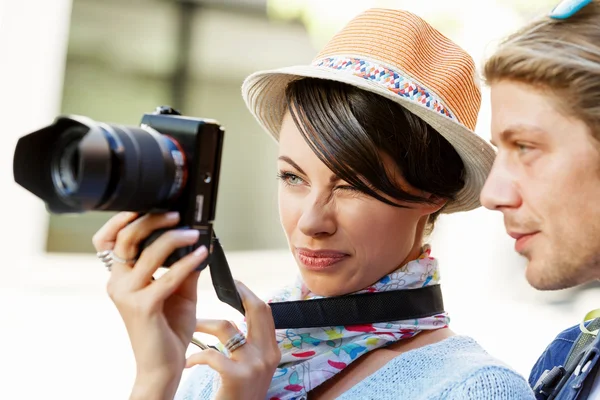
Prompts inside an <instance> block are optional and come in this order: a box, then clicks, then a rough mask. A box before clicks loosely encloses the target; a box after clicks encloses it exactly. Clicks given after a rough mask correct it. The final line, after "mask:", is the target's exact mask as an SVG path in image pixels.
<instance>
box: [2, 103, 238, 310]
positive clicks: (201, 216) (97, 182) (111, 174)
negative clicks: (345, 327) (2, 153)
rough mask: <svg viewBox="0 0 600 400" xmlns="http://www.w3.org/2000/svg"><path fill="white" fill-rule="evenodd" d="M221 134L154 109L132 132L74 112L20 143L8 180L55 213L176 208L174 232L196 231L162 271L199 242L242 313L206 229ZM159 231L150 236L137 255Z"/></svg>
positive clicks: (207, 122)
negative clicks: (191, 241) (194, 238)
mask: <svg viewBox="0 0 600 400" xmlns="http://www.w3.org/2000/svg"><path fill="white" fill-rule="evenodd" d="M224 132H225V131H224V129H223V128H222V127H221V126H220V125H219V123H218V122H217V121H215V120H211V119H206V118H191V117H186V116H182V115H181V113H179V112H178V111H177V110H175V109H173V108H171V107H168V106H161V107H157V109H156V110H155V112H153V113H148V114H144V115H143V117H142V120H141V123H140V126H139V127H132V126H124V125H117V124H108V123H103V122H96V121H93V120H92V119H90V118H87V117H83V116H77V115H64V116H59V117H57V118H56V119H55V120H54V122H53V123H52V124H51V125H49V126H46V127H44V128H42V129H40V130H38V131H36V132H33V133H30V134H28V135H25V136H23V137H21V138H20V139H19V141H18V142H17V146H16V148H15V153H14V158H13V174H14V179H15V181H16V182H17V183H18V184H19V185H21V186H22V187H24V188H25V189H27V190H28V191H30V192H31V193H33V194H34V195H36V196H37V197H39V198H40V199H42V200H43V201H44V202H45V204H46V209H47V210H48V211H49V212H51V213H54V214H64V213H83V212H86V211H92V210H94V211H135V212H139V213H141V214H144V213H153V212H167V211H177V212H179V214H180V221H179V223H178V225H177V226H176V227H175V228H172V229H177V228H179V229H184V228H191V229H196V230H198V231H199V232H200V236H199V239H198V241H197V242H196V243H195V244H194V245H192V246H187V247H183V248H180V249H177V250H176V251H175V252H173V253H172V254H171V255H170V256H169V257H168V258H167V260H166V261H165V262H164V264H163V266H164V267H169V266H171V265H172V264H173V263H174V262H176V261H177V260H179V259H180V258H182V257H184V256H185V255H187V254H189V253H191V252H192V251H194V250H195V249H196V248H198V247H200V246H202V245H204V246H206V248H207V249H209V257H208V258H207V260H206V261H205V262H204V263H203V264H202V265H201V266H200V267H199V269H204V268H205V267H206V266H207V265H210V271H211V278H212V282H213V286H214V288H215V291H216V292H217V296H218V297H219V299H220V300H221V301H223V302H225V303H227V304H229V305H231V306H232V307H234V308H236V309H237V310H238V311H240V312H241V313H242V314H244V308H243V306H242V302H241V298H240V296H239V294H238V292H237V290H236V288H235V284H234V281H233V277H232V275H231V271H230V269H229V265H228V263H227V259H226V257H225V253H224V251H223V248H222V247H221V244H220V243H219V240H218V238H217V237H216V236H215V234H214V231H213V222H214V219H215V210H216V203H217V189H218V183H219V172H220V169H221V155H222V151H223V138H224ZM165 231H166V229H159V230H156V231H154V232H153V233H152V234H151V235H150V236H149V237H148V238H147V239H146V240H145V241H144V242H142V243H141V245H140V249H139V251H140V252H141V251H142V250H143V249H144V248H146V247H147V246H149V245H150V244H152V242H154V241H155V240H156V239H158V237H159V236H160V235H161V234H162V233H164V232H165Z"/></svg>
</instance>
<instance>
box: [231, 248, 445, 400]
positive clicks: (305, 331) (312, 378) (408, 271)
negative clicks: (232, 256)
mask: <svg viewBox="0 0 600 400" xmlns="http://www.w3.org/2000/svg"><path fill="white" fill-rule="evenodd" d="M430 253H431V249H430V247H429V246H425V247H424V248H423V252H422V254H421V255H420V256H419V258H418V259H416V260H414V261H410V262H409V263H408V264H406V265H404V266H402V267H400V268H399V269H397V270H395V271H394V272H392V273H391V274H389V275H386V276H385V277H383V278H381V279H380V280H379V281H378V282H377V283H375V284H373V285H371V286H369V287H367V288H365V289H363V290H361V291H359V292H357V293H366V292H384V291H390V290H402V289H416V288H420V287H424V286H429V285H435V284H437V283H438V282H439V269H438V263H437V260H436V259H434V258H433V257H431V256H430ZM320 297H322V296H317V295H315V294H313V293H311V292H310V291H309V290H308V289H307V288H306V286H304V284H303V283H302V281H301V280H300V279H298V281H297V282H296V284H295V285H293V286H291V287H288V288H286V289H284V290H283V291H281V292H280V293H278V294H277V295H276V296H274V297H273V298H272V299H271V300H269V303H272V302H280V301H294V300H311V299H317V298H320ZM449 322H450V320H449V317H448V315H447V314H446V313H442V314H438V315H434V316H432V317H427V318H418V319H414V320H407V321H393V322H384V323H375V324H367V325H353V326H332V327H321V328H301V329H280V330H277V332H276V337H277V343H278V344H279V348H280V350H281V363H280V364H279V367H278V368H277V370H276V371H275V375H274V376H273V380H272V381H271V386H270V388H269V391H268V393H267V399H269V400H299V399H306V397H307V393H308V392H309V391H310V390H312V389H314V388H316V387H317V386H319V385H320V384H322V383H323V382H325V381H326V380H328V379H330V378H332V377H333V376H334V375H335V374H337V373H338V372H340V371H341V370H343V369H344V368H346V367H347V366H348V365H349V364H351V363H352V362H353V361H355V360H357V359H358V358H359V357H360V356H362V355H364V354H366V353H367V352H369V351H371V350H375V349H377V348H380V347H384V346H387V345H389V344H391V343H394V342H397V341H398V340H402V339H407V338H411V337H413V336H415V335H416V334H418V333H419V332H421V331H423V330H433V329H440V328H445V327H447V326H448V323H449ZM240 328H241V330H242V331H245V329H246V326H245V324H242V326H240Z"/></svg>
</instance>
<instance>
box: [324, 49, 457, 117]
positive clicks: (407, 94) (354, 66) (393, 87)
mask: <svg viewBox="0 0 600 400" xmlns="http://www.w3.org/2000/svg"><path fill="white" fill-rule="evenodd" d="M312 65H313V66H315V67H327V68H331V69H334V70H337V71H340V72H345V73H348V74H350V75H354V76H357V77H360V78H363V79H365V80H368V81H371V82H376V83H378V84H379V85H381V86H382V87H384V88H385V89H387V90H389V91H391V92H393V93H395V94H397V95H398V96H401V97H404V98H406V99H408V100H410V101H412V102H415V103H418V104H421V105H423V106H425V107H427V108H428V109H430V110H432V111H435V112H436V113H438V114H441V115H444V116H446V117H448V118H450V119H453V120H455V121H457V118H456V117H455V116H454V115H453V114H452V112H451V111H450V110H449V109H448V107H446V106H445V105H444V104H443V102H442V100H441V99H439V98H438V97H437V96H435V95H434V94H432V93H430V92H429V91H428V90H427V89H425V88H424V87H423V86H421V85H419V84H418V83H416V82H414V81H412V80H410V79H409V78H407V77H406V76H404V75H402V74H400V73H398V72H396V71H394V70H392V69H390V68H386V67H384V66H382V65H379V64H377V63H374V62H372V61H366V60H362V59H360V58H354V57H326V58H322V59H320V60H316V61H314V62H313V63H312Z"/></svg>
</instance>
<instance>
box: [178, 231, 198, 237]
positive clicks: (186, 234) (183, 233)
mask: <svg viewBox="0 0 600 400" xmlns="http://www.w3.org/2000/svg"><path fill="white" fill-rule="evenodd" d="M180 235H181V236H183V237H184V238H186V239H188V238H189V239H198V236H200V231H197V230H195V229H186V230H184V231H181V233H180Z"/></svg>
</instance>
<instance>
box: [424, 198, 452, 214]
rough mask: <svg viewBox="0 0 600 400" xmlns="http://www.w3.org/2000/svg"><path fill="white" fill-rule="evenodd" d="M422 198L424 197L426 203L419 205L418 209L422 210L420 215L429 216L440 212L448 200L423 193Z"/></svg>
mask: <svg viewBox="0 0 600 400" xmlns="http://www.w3.org/2000/svg"><path fill="white" fill-rule="evenodd" d="M422 196H423V197H426V198H427V200H428V202H427V203H422V204H420V207H419V208H420V209H421V210H422V215H431V214H433V213H436V212H438V211H440V210H441V209H442V208H443V207H444V206H445V205H446V204H447V203H448V199H447V198H446V197H441V196H436V195H433V194H431V193H423V194H422Z"/></svg>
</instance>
